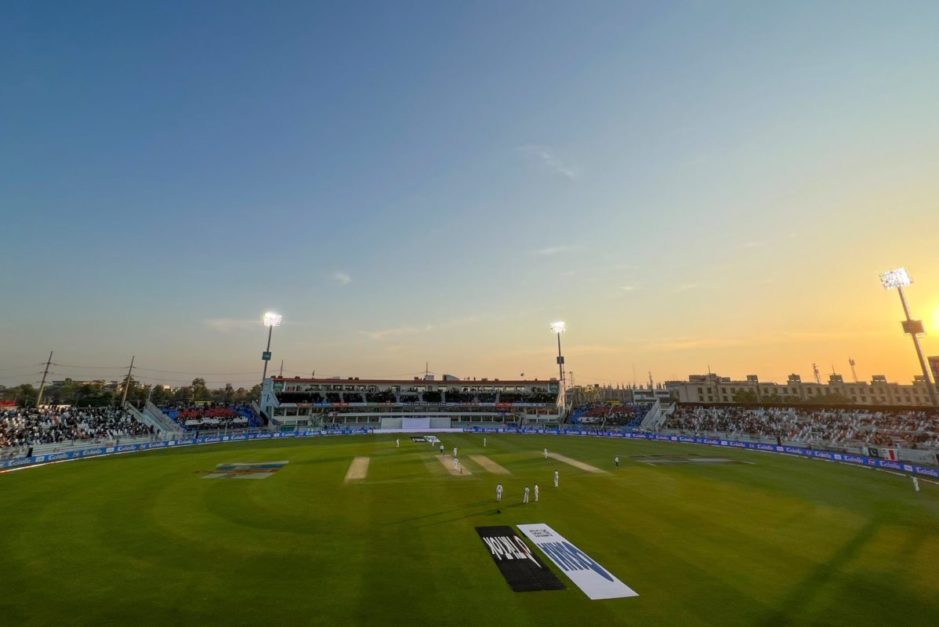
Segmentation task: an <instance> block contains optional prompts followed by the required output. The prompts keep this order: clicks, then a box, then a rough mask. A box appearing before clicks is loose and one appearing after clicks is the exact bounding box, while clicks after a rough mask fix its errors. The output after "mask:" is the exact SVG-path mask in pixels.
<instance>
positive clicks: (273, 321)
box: [261, 311, 284, 387]
mask: <svg viewBox="0 0 939 627" xmlns="http://www.w3.org/2000/svg"><path fill="white" fill-rule="evenodd" d="M262 320H263V321H264V326H266V327H267V348H266V349H265V350H264V352H263V353H262V354H261V359H262V360H263V361H264V372H263V373H262V374H261V386H262V387H263V386H264V379H266V378H267V364H268V362H270V361H271V335H272V334H273V333H274V327H279V326H280V323H281V322H283V320H284V317H283V316H282V315H280V314H278V313H274V312H273V311H268V312H266V313H265V314H264V317H263V318H262Z"/></svg>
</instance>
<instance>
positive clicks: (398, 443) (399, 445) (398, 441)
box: [395, 440, 401, 448]
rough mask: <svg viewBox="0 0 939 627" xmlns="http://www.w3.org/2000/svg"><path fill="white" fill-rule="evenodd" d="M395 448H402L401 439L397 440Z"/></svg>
mask: <svg viewBox="0 0 939 627" xmlns="http://www.w3.org/2000/svg"><path fill="white" fill-rule="evenodd" d="M395 448H401V440H395Z"/></svg>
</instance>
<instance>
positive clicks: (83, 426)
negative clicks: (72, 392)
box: [0, 407, 153, 448]
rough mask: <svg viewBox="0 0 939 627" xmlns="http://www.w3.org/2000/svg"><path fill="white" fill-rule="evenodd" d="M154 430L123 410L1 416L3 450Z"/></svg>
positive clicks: (23, 411)
mask: <svg viewBox="0 0 939 627" xmlns="http://www.w3.org/2000/svg"><path fill="white" fill-rule="evenodd" d="M152 432H153V430H152V429H151V427H149V426H147V425H145V424H143V423H142V422H139V421H138V420H137V419H136V418H134V416H133V415H132V414H130V413H128V412H126V411H124V410H123V409H117V408H113V407H54V408H49V409H41V410H37V409H14V410H8V411H4V412H0V448H7V447H15V446H32V445H36V444H51V443H54V442H73V441H78V440H103V439H116V438H122V437H139V436H145V435H150V434H151V433H152Z"/></svg>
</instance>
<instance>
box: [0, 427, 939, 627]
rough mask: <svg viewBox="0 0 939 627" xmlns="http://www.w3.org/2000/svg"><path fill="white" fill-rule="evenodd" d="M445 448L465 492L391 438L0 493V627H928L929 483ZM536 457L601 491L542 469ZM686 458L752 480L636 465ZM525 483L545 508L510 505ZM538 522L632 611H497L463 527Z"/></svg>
mask: <svg viewBox="0 0 939 627" xmlns="http://www.w3.org/2000/svg"><path fill="white" fill-rule="evenodd" d="M442 439H443V443H444V444H445V445H446V447H447V451H448V452H449V451H450V449H451V448H452V447H453V446H458V447H459V448H460V457H461V459H462V460H464V463H465V465H466V467H467V469H468V470H470V471H471V472H472V473H473V474H472V475H471V476H462V477H459V476H452V475H450V474H449V473H448V471H447V469H446V468H444V466H443V465H441V464H440V462H439V461H438V460H437V459H436V457H435V451H434V450H433V449H432V448H431V447H430V445H428V444H415V443H411V442H410V440H409V439H406V438H402V439H401V448H400V449H396V448H395V447H394V437H393V436H372V437H347V438H330V439H306V440H281V441H266V442H261V443H253V442H252V443H236V444H225V445H213V446H205V447H192V448H185V449H178V450H170V451H161V452H154V453H143V454H134V455H124V456H116V457H110V458H102V459H97V460H86V461H80V462H72V463H66V464H58V465H51V466H46V467H42V468H35V469H28V470H24V471H21V472H14V473H10V474H6V475H0V583H2V585H0V624H2V625H10V626H13V625H17V626H19V625H52V624H89V625H91V624H94V625H100V624H111V625H134V626H138V625H151V624H152V625H183V624H185V625H192V624H212V625H215V624H218V625H222V624H224V625H265V624H270V625H296V624H323V625H347V624H363V625H364V624H371V625H374V624H395V625H470V626H473V625H499V626H500V627H501V626H505V627H507V626H510V625H565V624H579V625H583V626H584V627H586V626H588V625H611V624H629V625H669V626H671V625H680V626H682V627H687V626H690V625H721V626H723V625H930V626H932V627H935V626H936V625H939V486H937V485H934V484H929V483H922V492H920V493H919V494H916V493H915V492H914V491H913V489H912V485H911V481H910V479H908V478H902V477H897V476H893V475H890V474H887V473H882V472H875V471H869V470H865V469H860V468H853V467H847V466H842V465H837V464H831V463H825V462H818V461H812V460H803V459H797V458H790V457H786V456H780V455H770V454H760V453H756V452H748V451H737V450H726V449H718V448H712V447H702V446H690V445H683V444H668V443H654V442H636V441H619V440H616V441H614V440H602V439H594V438H574V437H564V438H560V437H537V436H517V435H490V436H488V447H487V448H485V449H484V448H483V447H482V436H478V435H473V434H457V435H450V434H444V435H443V436H442ZM543 447H548V449H549V450H550V451H552V452H557V453H561V454H563V455H567V456H569V457H571V458H574V459H577V460H580V461H582V462H586V463H588V464H592V465H595V466H597V467H600V468H602V469H603V470H605V471H607V473H608V474H594V473H589V472H586V471H584V470H580V469H577V468H574V467H572V466H570V465H567V464H564V463H561V462H558V461H555V460H547V461H546V460H545V459H543V456H542V448H543ZM471 454H482V455H487V456H489V457H490V458H491V459H492V460H493V461H495V462H497V463H498V464H501V465H502V466H504V467H505V468H506V469H508V470H509V471H510V472H511V474H510V475H493V474H490V473H488V472H486V471H485V470H484V469H483V468H482V467H480V466H479V465H477V464H474V463H472V462H471V461H469V459H468V458H467V456H468V455H471ZM693 454H697V455H703V456H709V457H727V458H731V459H733V460H735V461H737V462H747V463H732V464H709V465H704V464H697V465H692V464H670V465H649V464H645V463H640V462H638V461H636V460H635V459H634V457H636V456H646V455H669V456H672V455H693ZM614 455H619V456H620V458H621V462H622V463H621V466H620V467H619V468H614V467H613V464H612V459H613V457H614ZM356 456H367V457H369V458H370V464H369V468H368V475H367V477H366V478H365V479H364V480H361V481H356V482H349V483H347V482H345V481H344V478H345V476H346V472H347V470H348V468H349V465H350V463H351V462H352V459H353V458H354V457H356ZM276 460H289V464H288V465H287V466H286V467H284V468H283V469H282V470H280V471H279V472H278V473H276V474H274V475H273V476H271V477H270V478H267V479H263V480H241V479H204V478H203V475H204V474H205V473H207V472H209V471H212V470H213V469H214V468H215V466H216V465H217V464H221V463H229V462H262V461H276ZM555 469H559V470H560V475H561V487H560V488H559V489H557V490H555V489H554V488H553V487H551V474H552V472H553V471H554V470H555ZM499 481H501V482H502V483H503V485H504V486H505V489H506V495H505V502H504V503H503V504H502V512H501V513H496V503H495V485H496V483H497V482H499ZM533 481H538V482H539V484H540V486H541V491H542V500H541V502H540V503H538V504H530V505H527V506H523V505H521V504H520V501H521V490H522V487H523V486H524V485H531V484H532V482H533ZM536 522H544V523H547V524H549V525H550V526H552V527H553V528H554V529H555V530H557V531H558V532H559V533H561V534H563V535H564V536H566V537H567V538H568V539H569V540H570V541H571V542H573V543H575V544H576V545H577V546H578V547H579V548H581V549H583V550H584V551H585V552H587V553H588V554H589V555H590V556H591V557H592V558H593V559H595V560H596V561H597V562H599V563H600V564H601V565H603V566H604V567H605V568H607V569H608V570H610V571H611V572H612V573H613V574H614V575H616V576H617V577H619V578H620V579H621V580H622V581H623V582H624V583H626V584H627V585H628V586H630V587H632V588H633V589H634V590H636V591H637V592H638V593H639V595H640V596H639V597H637V598H629V599H614V600H606V601H591V600H589V599H588V598H587V597H586V596H585V595H584V594H583V593H582V592H581V591H580V590H579V589H578V588H577V587H576V586H574V585H573V584H572V583H571V582H570V581H569V580H568V579H567V578H566V577H565V576H564V575H563V574H561V573H560V571H557V569H555V571H556V572H557V573H558V576H559V578H560V579H561V580H562V581H563V582H564V583H565V584H566V586H567V588H566V589H565V590H561V591H548V592H528V593H516V592H512V590H511V589H510V588H509V586H508V585H507V584H506V582H505V580H504V579H503V578H502V576H501V574H500V573H499V571H498V569H497V568H496V566H495V564H494V563H493V562H492V560H491V558H490V557H489V555H488V553H487V551H486V549H485V547H484V545H483V543H482V542H481V541H480V539H479V537H478V536H477V534H476V532H475V531H474V528H475V527H476V526H484V525H500V524H504V525H515V524H518V523H536ZM545 561H547V560H545ZM551 567H552V568H553V569H554V566H553V565H552V566H551Z"/></svg>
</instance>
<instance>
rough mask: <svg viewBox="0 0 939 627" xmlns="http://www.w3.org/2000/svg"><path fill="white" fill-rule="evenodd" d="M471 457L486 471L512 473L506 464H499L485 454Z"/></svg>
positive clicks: (501, 473)
mask: <svg viewBox="0 0 939 627" xmlns="http://www.w3.org/2000/svg"><path fill="white" fill-rule="evenodd" d="M469 458H470V459H471V460H473V462H474V463H476V464H479V465H480V466H481V467H482V469H483V470H485V471H486V472H491V473H492V474H494V475H511V474H512V473H511V472H509V469H508V468H506V467H505V466H502V465H500V464H497V463H496V462H494V461H492V460H491V459H489V458H488V457H486V456H485V455H470V456H469Z"/></svg>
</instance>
